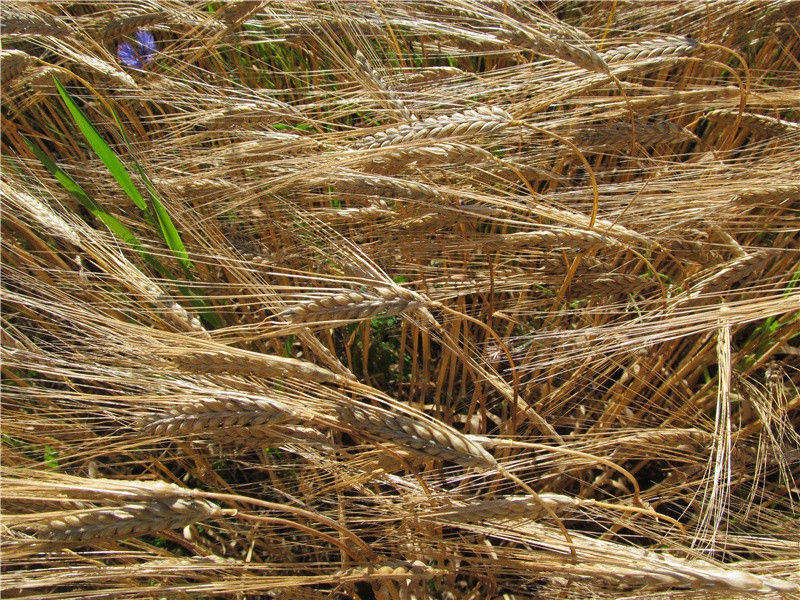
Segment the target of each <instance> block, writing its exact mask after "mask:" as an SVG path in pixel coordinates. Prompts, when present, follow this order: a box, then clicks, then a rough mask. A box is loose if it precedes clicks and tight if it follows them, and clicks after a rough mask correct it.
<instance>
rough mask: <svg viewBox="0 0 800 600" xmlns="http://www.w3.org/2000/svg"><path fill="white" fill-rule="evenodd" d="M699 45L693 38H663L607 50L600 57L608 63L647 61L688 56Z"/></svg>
mask: <svg viewBox="0 0 800 600" xmlns="http://www.w3.org/2000/svg"><path fill="white" fill-rule="evenodd" d="M698 47H699V44H698V43H697V42H696V41H695V40H693V39H692V38H690V37H688V36H686V37H661V38H657V39H653V40H646V41H643V42H635V43H633V44H627V45H625V46H617V47H616V48H611V49H610V50H606V51H605V52H603V53H602V54H601V55H600V56H602V58H603V60H604V61H606V62H607V63H617V62H628V61H634V60H647V59H651V58H664V57H678V56H688V55H689V54H691V53H693V52H694V51H695V50H696V49H697V48H698Z"/></svg>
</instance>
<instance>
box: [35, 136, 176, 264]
mask: <svg viewBox="0 0 800 600" xmlns="http://www.w3.org/2000/svg"><path fill="white" fill-rule="evenodd" d="M22 139H23V141H24V142H25V143H26V144H27V145H28V148H30V150H31V152H33V154H34V155H35V156H36V158H38V159H39V161H40V162H41V163H42V165H44V168H45V169H47V170H48V171H49V172H50V174H51V175H52V176H53V177H55V178H56V179H57V180H58V181H59V182H60V183H61V185H63V186H64V189H66V190H67V191H68V192H69V193H70V194H72V195H73V196H74V197H75V198H76V199H77V200H78V201H79V202H80V203H81V204H82V205H83V206H84V207H85V208H86V210H88V211H89V212H90V213H91V214H92V215H94V216H95V217H96V218H97V219H99V220H100V221H102V223H103V224H104V225H105V226H106V227H108V229H109V231H111V233H113V234H114V235H115V236H117V237H118V238H119V239H120V240H122V241H123V242H125V243H126V244H130V245H131V246H132V247H133V248H134V249H135V250H136V251H137V252H138V253H139V254H140V255H141V256H142V258H144V259H145V260H146V261H147V262H148V264H150V266H152V267H153V268H154V269H155V270H156V271H157V272H158V273H159V274H161V275H163V276H165V277H170V274H169V272H168V271H167V269H166V268H165V267H164V265H162V264H161V263H160V262H159V261H158V260H157V259H155V258H154V257H153V256H152V255H151V254H150V253H149V252H147V251H146V250H145V248H144V246H142V244H141V242H139V239H138V238H137V237H136V236H135V235H134V234H133V232H131V230H130V229H128V228H127V227H125V225H123V224H122V223H121V222H120V221H119V219H117V218H116V217H114V216H113V215H110V214H109V213H108V212H106V211H105V210H104V209H103V208H102V207H101V206H100V205H99V204H97V202H95V201H94V199H93V198H92V197H91V196H89V194H87V193H86V191H85V190H84V189H83V188H82V187H81V186H80V184H78V183H77V182H76V181H75V180H74V179H72V177H70V176H69V174H67V173H66V172H65V171H64V170H63V169H62V168H61V167H59V166H58V165H57V164H56V163H55V162H53V161H52V160H51V158H50V157H49V156H47V154H45V152H44V151H43V150H42V149H41V148H39V147H38V146H36V145H35V144H34V143H33V142H31V141H30V140H29V139H28V138H26V137H25V136H22Z"/></svg>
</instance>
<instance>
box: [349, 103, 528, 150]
mask: <svg viewBox="0 0 800 600" xmlns="http://www.w3.org/2000/svg"><path fill="white" fill-rule="evenodd" d="M512 121H513V117H512V116H511V115H510V114H509V113H508V112H507V111H505V110H504V109H502V108H500V107H499V106H479V107H478V108H471V109H467V110H465V111H462V112H455V113H451V114H449V115H440V116H437V117H428V118H426V119H423V120H422V121H416V122H414V123H408V124H403V125H398V126H396V127H392V128H390V129H386V130H385V131H379V132H377V133H373V134H371V135H368V136H365V137H363V138H361V139H359V140H356V141H355V142H354V143H353V148H356V149H369V148H382V147H384V146H395V145H399V144H403V143H406V142H411V141H416V140H427V139H441V138H446V137H455V136H463V135H471V136H476V135H484V134H487V133H492V132H496V131H498V130H500V129H502V128H504V127H506V126H508V125H509V124H510V123H511V122H512Z"/></svg>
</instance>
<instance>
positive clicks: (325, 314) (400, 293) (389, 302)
mask: <svg viewBox="0 0 800 600" xmlns="http://www.w3.org/2000/svg"><path fill="white" fill-rule="evenodd" d="M421 302H423V299H422V298H421V297H420V296H419V295H418V294H415V293H414V292H412V291H411V290H407V289H405V288H401V287H399V286H393V287H375V288H373V290H372V292H371V293H369V294H368V293H362V292H345V293H343V294H336V295H335V296H326V297H325V298H322V299H320V300H311V301H309V302H305V303H303V304H299V305H297V306H294V307H292V308H290V309H288V311H287V313H288V315H289V321H290V322H291V323H293V324H296V323H310V322H320V321H325V322H327V321H348V320H360V319H368V318H370V317H373V316H375V315H377V314H387V315H395V314H398V313H401V312H404V311H406V310H410V309H412V308H414V307H415V306H417V305H419V304H420V303H421Z"/></svg>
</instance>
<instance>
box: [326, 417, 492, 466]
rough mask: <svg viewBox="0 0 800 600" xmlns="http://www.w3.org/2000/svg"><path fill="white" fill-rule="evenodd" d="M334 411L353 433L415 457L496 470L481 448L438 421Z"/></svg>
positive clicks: (487, 454)
mask: <svg viewBox="0 0 800 600" xmlns="http://www.w3.org/2000/svg"><path fill="white" fill-rule="evenodd" d="M336 410H337V412H338V414H339V419H340V421H341V422H342V423H346V424H347V425H348V426H350V427H353V428H354V429H355V432H356V433H357V432H358V431H365V432H367V433H369V434H372V435H374V436H375V437H377V438H378V439H381V440H385V441H390V442H394V443H397V444H400V445H401V446H403V447H404V448H408V449H410V450H413V451H415V452H417V453H419V454H423V455H426V456H432V457H434V458H439V459H442V460H450V461H453V462H456V463H459V464H461V465H465V466H482V467H492V468H497V461H495V459H494V458H493V457H492V455H491V454H489V453H488V452H487V451H486V450H485V449H484V448H483V446H481V445H480V444H478V443H477V442H473V441H472V440H470V439H469V438H467V437H466V436H464V435H463V434H461V433H459V432H458V431H456V430H455V429H453V428H452V427H449V426H448V425H445V424H444V423H441V422H439V421H434V420H427V419H425V420H423V419H415V418H411V417H409V416H405V415H397V414H394V413H390V412H388V411H385V410H382V409H378V408H375V407H371V406H368V405H363V404H355V403H352V404H351V403H348V404H341V405H339V406H337V408H336Z"/></svg>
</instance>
